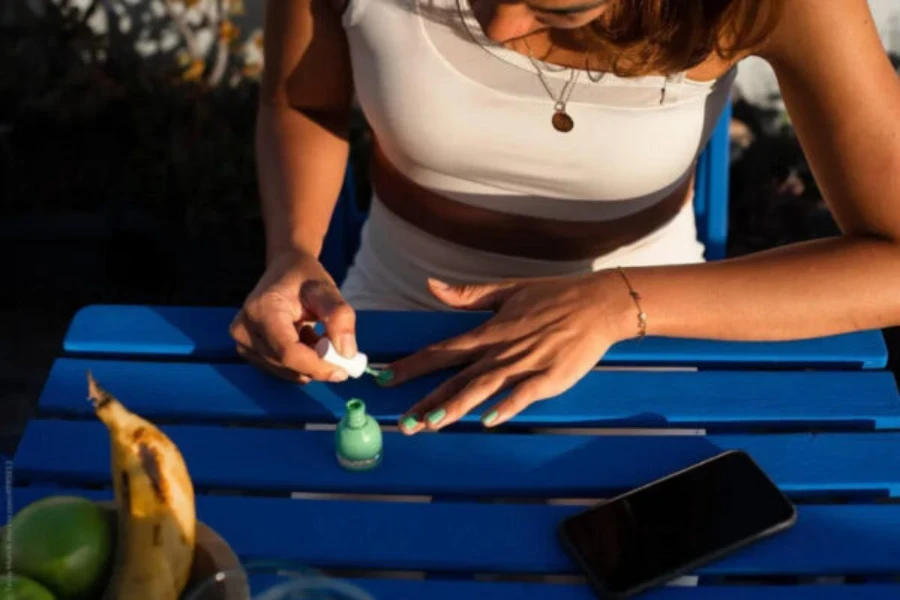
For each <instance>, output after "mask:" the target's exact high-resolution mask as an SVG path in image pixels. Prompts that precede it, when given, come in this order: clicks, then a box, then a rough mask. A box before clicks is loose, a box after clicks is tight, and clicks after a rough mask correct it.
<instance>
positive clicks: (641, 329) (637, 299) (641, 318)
mask: <svg viewBox="0 0 900 600" xmlns="http://www.w3.org/2000/svg"><path fill="white" fill-rule="evenodd" d="M618 271H619V274H620V275H621V276H622V279H624V280H625V285H627V286H628V294H629V295H630V296H631V299H632V300H634V304H635V306H637V309H638V316H637V320H638V337H639V338H642V339H643V338H644V337H646V335H647V313H645V312H644V309H643V308H641V295H640V294H639V293H637V292H636V291H635V290H634V288H633V287H632V286H631V282H630V281H629V280H628V276H627V275H625V270H624V269H623V268H622V267H618Z"/></svg>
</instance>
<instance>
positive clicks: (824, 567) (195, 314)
mask: <svg viewBox="0 0 900 600" xmlns="http://www.w3.org/2000/svg"><path fill="white" fill-rule="evenodd" d="M233 314H234V309H231V308H227V309H226V308H186V307H181V308H180V307H153V306H91V307H88V308H86V309H84V310H82V311H81V312H80V313H79V314H78V315H77V316H76V317H75V319H74V320H73V322H72V323H71V326H70V329H69V332H68V334H67V336H66V339H65V342H64V348H63V356H61V357H60V358H59V359H58V360H57V361H56V363H55V364H54V366H53V368H52V370H51V372H50V375H49V377H48V379H47V382H46V385H45V387H44V389H43V391H42V394H41V398H40V402H39V414H38V416H37V417H36V418H35V419H34V420H33V421H31V422H30V423H29V425H28V427H27V428H26V431H25V433H24V436H23V439H22V441H21V443H20V445H19V448H18V450H17V454H16V456H15V457H14V469H13V473H14V487H13V494H12V497H13V501H14V503H15V504H16V505H18V506H22V505H23V504H24V503H26V502H29V501H31V500H34V499H36V498H39V497H41V496H44V495H47V494H58V493H67V492H72V493H77V494H81V495H84V496H89V497H96V498H111V497H112V492H111V490H110V488H109V484H110V475H109V448H108V438H107V434H106V432H105V429H104V428H103V426H102V424H100V423H99V422H98V421H97V420H96V418H95V417H94V416H93V414H92V412H91V407H90V405H89V403H88V402H86V401H85V396H86V390H85V371H87V370H88V369H90V370H91V371H92V372H93V373H94V374H95V376H96V377H97V379H98V380H99V381H100V382H101V383H102V384H103V385H104V387H106V388H107V389H109V390H110V391H111V392H112V393H114V394H115V395H117V396H118V397H119V398H120V399H121V400H122V401H123V402H124V403H125V404H126V405H127V406H128V407H129V408H131V409H132V410H134V411H136V412H138V413H139V414H142V415H143V416H145V417H147V418H150V419H153V420H155V421H156V422H157V423H159V424H161V426H162V428H163V429H164V430H165V431H166V432H167V433H168V434H169V435H170V436H171V437H172V438H173V439H174V441H175V442H176V443H177V444H178V445H179V446H180V448H181V450H182V452H183V453H184V456H185V458H186V460H187V462H188V467H189V469H190V471H191V474H192V477H193V481H194V484H195V487H196V490H197V493H198V500H197V506H198V512H199V517H200V518H201V519H202V520H203V521H205V522H206V523H208V524H210V525H211V526H212V527H213V528H214V529H216V530H217V531H218V532H219V533H220V534H221V535H222V536H224V537H225V538H226V539H227V540H228V542H229V543H230V544H231V545H232V547H233V548H234V550H235V551H236V552H237V553H238V554H239V555H240V557H241V558H242V559H243V560H248V561H252V560H257V559H259V560H263V559H278V560H291V561H296V562H298V563H302V564H305V565H309V566H312V567H315V568H320V569H326V570H338V571H340V572H349V571H377V572H392V571H403V572H409V571H413V572H421V573H425V574H426V575H425V577H424V578H423V579H417V580H403V579H380V578H371V577H369V578H366V579H354V581H355V583H357V584H359V585H360V586H361V587H362V588H363V589H365V590H367V591H368V592H369V593H371V594H372V595H373V596H374V597H375V598H378V599H382V598H384V599H391V600H394V599H418V598H422V599H425V598H427V599H429V600H434V599H443V598H448V599H449V598H454V599H456V598H460V597H464V596H470V597H473V598H497V599H500V598H504V599H507V598H510V599H512V598H515V599H517V600H528V599H532V598H534V599H537V598H541V599H555V600H575V599H581V600H589V599H590V598H591V597H592V596H591V594H590V592H589V589H588V588H587V586H586V585H585V584H584V583H582V582H576V583H537V582H522V581H514V580H515V579H516V578H518V576H520V575H577V570H576V569H575V567H574V565H573V564H572V563H571V562H570V561H569V559H568V558H567V557H566V555H565V554H564V553H563V552H562V550H561V549H560V548H559V546H558V544H557V542H556V538H555V528H556V525H557V523H558V522H559V521H560V520H561V519H562V518H563V517H565V516H566V515H569V514H572V513H573V512H574V511H577V510H581V509H582V507H581V506H577V505H576V506H573V505H571V504H566V503H559V502H546V500H548V499H559V498H566V499H573V498H575V499H583V500H584V501H585V502H590V501H591V500H593V499H597V498H603V497H608V496H609V495H610V494H614V493H616V492H619V491H622V490H626V489H629V488H632V487H634V486H637V485H640V484H642V483H644V482H647V481H650V480H652V479H654V478H657V477H659V476H662V475H665V474H668V473H670V472H671V471H673V470H676V469H679V468H681V467H684V466H687V465H689V464H692V463H694V462H697V461H699V460H701V459H703V458H706V457H709V456H711V455H713V454H716V453H718V452H720V451H722V450H724V449H729V448H742V449H744V450H746V451H748V452H749V453H750V454H751V455H752V456H753V457H754V458H755V459H756V460H757V461H758V462H759V463H760V464H761V465H762V466H763V468H764V469H766V471H767V472H768V473H769V474H770V475H771V476H772V478H773V479H774V480H775V481H776V483H777V484H778V485H779V486H780V487H781V488H782V489H784V490H785V491H786V492H788V493H789V494H790V495H791V497H792V498H794V499H795V500H796V501H797V502H798V504H799V520H798V523H797V525H796V526H795V527H794V528H793V529H792V530H790V531H789V532H787V533H785V534H782V535H780V536H778V537H776V538H772V539H770V540H768V541H765V542H762V543H759V544H757V545H754V546H752V547H750V548H747V549H745V550H743V551H741V552H738V553H736V554H733V555H731V556H729V557H727V558H724V559H722V560H720V561H717V562H715V563H713V564H710V565H708V566H706V567H704V568H702V569H700V570H699V571H698V572H697V573H696V575H698V576H699V586H698V587H667V588H661V589H658V590H655V591H653V592H651V593H649V594H648V595H647V597H648V598H653V599H656V600H680V599H684V600H707V599H716V600H719V599H722V600H725V599H728V600H732V599H733V600H757V599H778V598H792V599H802V600H805V599H809V600H813V599H816V600H819V599H825V600H830V599H834V600H837V599H844V598H847V599H850V598H853V599H854V600H858V599H860V598H862V599H869V598H871V599H876V598H877V599H879V600H880V599H888V598H892V599H897V598H900V504H898V503H897V502H896V499H897V498H900V431H898V430H900V396H898V391H897V387H896V385H895V382H894V379H893V377H892V375H891V374H890V373H888V372H886V371H885V370H884V367H885V363H886V350H885V347H884V342H883V340H882V338H881V335H880V334H879V333H878V332H863V333H858V334H853V335H846V336H837V337H833V338H827V339H821V340H810V341H802V342H791V343H781V344H771V343H759V344H750V343H730V344H729V343H712V342H699V341H687V340H662V339H652V338H649V339H647V340H644V341H643V342H627V343H622V344H619V345H617V346H616V347H614V348H613V349H612V350H611V351H610V353H609V354H608V356H607V357H606V358H605V359H604V360H603V361H602V362H601V364H600V365H598V369H597V370H596V371H593V372H591V373H590V374H589V375H588V376H587V377H586V378H585V379H584V380H582V381H581V382H580V383H579V384H578V385H576V386H575V387H574V388H573V389H572V390H570V391H569V392H568V393H566V394H565V395H563V396H562V397H560V398H557V399H554V400H552V401H549V402H544V403H540V404H538V405H535V406H533V407H532V408H530V409H529V410H528V411H526V412H525V413H523V414H522V415H521V416H520V417H519V418H517V419H515V420H514V421H513V422H511V423H509V424H507V425H506V426H505V427H504V428H503V430H502V431H501V432H486V431H484V430H483V429H482V428H481V427H480V426H479V424H478V422H477V421H476V419H475V416H472V417H470V418H468V419H465V420H464V421H463V422H461V423H460V424H458V425H457V426H455V427H453V428H451V429H449V430H446V431H443V432H441V433H439V434H425V435H418V436H414V437H407V436H404V435H402V434H400V433H398V432H396V431H395V430H392V426H393V425H394V423H395V422H396V419H397V417H398V415H400V414H401V413H402V412H403V411H404V410H405V409H406V408H407V407H408V406H409V405H410V404H411V403H412V402H413V401H414V400H416V399H417V398H419V397H421V396H422V395H423V394H424V393H425V392H426V391H427V390H429V389H431V388H432V387H433V386H434V385H435V384H436V383H438V382H439V381H440V380H441V379H442V378H443V377H447V376H449V374H448V373H444V374H440V375H434V376H431V377H426V378H423V379H422V380H420V381H415V382H412V383H409V384H407V385H404V386H402V387H400V388H396V389H393V390H385V389H381V388H379V387H377V386H376V385H375V384H374V383H373V382H372V381H371V380H369V379H365V380H360V381H350V382H347V383H342V384H319V383H314V384H310V385H307V386H296V385H293V384H289V383H286V382H282V381H280V380H276V379H274V378H272V377H271V376H268V375H266V374H264V373H262V372H259V371H258V370H256V369H255V368H253V367H250V366H248V365H245V364H243V363H242V362H241V361H240V360H239V359H238V357H237V356H236V354H235V353H234V348H233V344H232V342H231V340H230V339H229V337H228V333H227V326H228V323H229V321H230V320H231V317H232V316H233ZM486 317H487V315H485V314H481V313H475V314H468V313H466V314H462V313H424V312H421V313H420V312H413V313H394V312H385V313H379V312H374V313H366V312H363V313H361V314H359V316H358V323H359V326H358V331H359V336H358V337H359V345H360V348H361V349H362V350H363V351H365V352H367V353H369V355H370V357H371V358H372V360H373V362H376V363H378V362H384V361H387V360H390V359H392V358H394V357H397V356H401V355H403V354H406V353H409V352H412V351H414V350H415V349H417V348H419V347H421V346H422V345H424V344H426V343H428V342H430V341H435V340H438V339H442V338H444V337H446V336H449V335H453V334H456V333H459V332H462V331H464V330H466V329H468V328H471V327H472V326H474V325H475V324H477V323H479V322H481V320H483V319H485V318H486ZM350 397H359V398H363V399H364V400H365V401H366V403H367V405H368V406H369V408H370V410H371V411H372V413H373V414H374V415H375V416H376V417H377V418H378V419H379V420H380V421H382V422H383V423H384V424H385V426H386V432H385V462H384V463H383V464H382V466H381V467H380V468H379V469H378V470H376V471H374V472H370V473H349V472H346V471H344V470H342V469H341V468H340V467H339V466H338V465H337V463H336V461H335V459H334V445H333V442H332V432H331V431H329V430H328V426H333V424H334V423H335V422H336V421H337V419H338V418H339V417H340V416H341V412H342V408H343V405H344V403H345V401H346V400H347V399H348V398H350ZM590 428H606V429H609V428H614V429H618V431H616V432H614V434H613V435H609V434H608V433H609V432H607V433H606V434H604V435H600V434H598V433H597V432H596V430H594V429H590ZM634 428H643V429H646V428H650V429H654V430H657V433H658V435H639V434H637V433H636V432H635V431H634ZM573 429H575V430H576V431H574V432H573V431H572V430H573ZM698 430H699V433H700V434H697V433H698ZM688 433H692V434H690V435H688ZM223 492H227V493H223ZM236 492H240V493H236ZM297 492H305V493H306V494H305V495H304V494H301V495H300V496H301V497H299V498H298V497H297V496H298V495H297V494H296V493H297ZM322 494H342V495H344V496H342V497H340V498H336V497H322V496H321V495H322ZM348 494H349V496H346V495H348ZM292 495H293V497H292ZM372 495H377V496H378V498H377V499H373V498H372ZM410 497H412V498H410ZM386 500H393V501H386ZM475 574H492V575H499V576H500V577H499V579H501V580H503V581H485V578H483V577H475ZM823 577H828V578H830V579H829V580H830V581H831V585H822V584H821V578H823ZM748 581H753V582H755V583H754V584H753V585H750V584H748V583H747V582H748ZM775 582H777V583H775ZM835 582H837V583H835Z"/></svg>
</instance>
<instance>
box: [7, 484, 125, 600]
mask: <svg viewBox="0 0 900 600" xmlns="http://www.w3.org/2000/svg"><path fill="white" fill-rule="evenodd" d="M113 535H114V527H113V524H112V523H111V522H110V519H109V518H108V517H107V514H106V512H105V511H104V510H103V508H102V507H101V506H100V505H99V504H97V503H96V502H93V501H91V500H88V499H87V498H80V497H77V496H50V497H48V498H43V499H41V500H36V501H35V502H32V503H31V504H29V505H28V506H26V507H24V508H23V509H22V510H20V511H19V512H18V514H16V515H15V517H13V519H12V522H11V523H10V524H9V526H7V527H6V528H5V530H4V533H3V539H2V540H0V543H2V546H0V548H9V549H11V550H12V570H13V572H14V573H18V574H21V575H25V576H26V577H30V578H31V579H34V580H35V581H37V582H39V583H41V584H42V585H44V586H45V587H46V588H48V589H49V590H50V591H52V592H53V593H54V594H55V595H56V596H57V597H58V598H60V599H61V600H75V599H78V600H81V599H82V598H94V597H96V596H97V595H98V590H99V591H100V592H102V590H103V588H104V587H105V583H106V582H105V581H104V579H105V577H106V576H107V572H108V567H109V565H110V562H111V558H112V552H113V548H114V546H115V540H114V538H113ZM10 536H11V537H10Z"/></svg>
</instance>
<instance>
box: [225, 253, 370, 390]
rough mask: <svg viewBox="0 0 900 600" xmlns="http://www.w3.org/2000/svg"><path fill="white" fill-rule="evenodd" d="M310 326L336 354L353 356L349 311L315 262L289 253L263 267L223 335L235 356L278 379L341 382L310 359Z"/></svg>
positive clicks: (342, 375) (342, 376) (337, 373)
mask: <svg viewBox="0 0 900 600" xmlns="http://www.w3.org/2000/svg"><path fill="white" fill-rule="evenodd" d="M316 323H322V324H323V326H324V329H325V335H327V336H328V338H329V339H330V340H332V342H333V343H334V346H335V349H336V350H337V351H338V352H339V353H340V354H342V355H343V356H346V357H348V358H349V357H352V356H354V355H355V354H356V352H357V349H356V335H355V329H356V313H355V311H354V310H353V308H352V307H351V306H350V305H349V304H347V302H346V301H344V299H343V297H342V296H341V293H340V291H339V290H338V288H337V285H335V283H334V280H333V279H332V278H331V276H330V275H329V274H328V272H327V271H326V270H325V268H324V267H323V266H322V264H321V263H320V262H319V261H318V259H316V257H314V256H312V255H310V254H307V253H303V252H296V251H291V252H283V253H281V254H278V255H276V256H274V257H273V258H272V260H271V261H269V264H268V266H267V268H266V271H265V273H263V276H262V277H261V278H260V280H259V282H258V283H257V284H256V287H254V288H253V291H251V292H250V294H249V295H248V296H247V299H246V300H245V301H244V305H243V306H242V307H241V310H240V312H238V314H237V316H235V318H234V320H233V321H232V323H231V327H230V329H229V331H230V333H231V336H232V337H233V338H234V340H235V342H237V351H238V354H240V355H241V356H243V357H244V358H245V359H247V361H249V362H250V363H252V364H254V365H256V366H257V367H260V368H262V369H265V370H266V371H268V372H270V373H272V374H274V375H276V376H278V377H281V378H282V379H287V380H289V381H295V382H299V383H308V382H309V381H311V380H317V381H333V382H339V381H344V380H346V379H347V373H346V372H345V371H344V370H343V369H341V368H339V367H335V366H334V365H332V364H330V363H327V362H325V361H324V360H322V359H320V358H319V357H318V355H317V354H316V351H315V349H314V346H315V344H316V342H317V341H318V340H319V337H320V336H319V335H318V334H317V333H316V332H315V330H314V329H313V327H314V325H315V324H316Z"/></svg>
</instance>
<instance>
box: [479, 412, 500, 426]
mask: <svg viewBox="0 0 900 600" xmlns="http://www.w3.org/2000/svg"><path fill="white" fill-rule="evenodd" d="M499 416H500V413H499V412H497V411H496V410H492V411H491V412H489V413H488V414H486V415H484V418H483V419H481V422H482V423H484V424H485V425H490V424H491V423H493V422H494V421H496V420H497V417H499Z"/></svg>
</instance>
